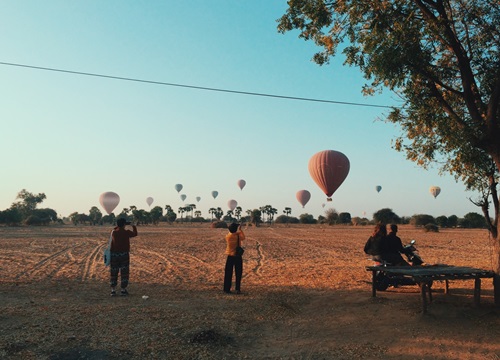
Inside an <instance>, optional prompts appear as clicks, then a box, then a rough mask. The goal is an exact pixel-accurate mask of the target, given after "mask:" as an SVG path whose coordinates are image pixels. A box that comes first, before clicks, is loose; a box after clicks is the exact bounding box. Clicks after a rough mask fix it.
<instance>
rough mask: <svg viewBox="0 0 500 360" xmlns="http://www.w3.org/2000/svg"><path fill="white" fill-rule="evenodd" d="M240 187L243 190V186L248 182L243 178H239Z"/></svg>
mask: <svg viewBox="0 0 500 360" xmlns="http://www.w3.org/2000/svg"><path fill="white" fill-rule="evenodd" d="M237 184H238V187H239V188H240V190H243V188H244V187H245V185H246V184H247V182H246V181H245V180H243V179H240V180H238V183H237Z"/></svg>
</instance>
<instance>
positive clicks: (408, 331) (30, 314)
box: [0, 224, 500, 360]
mask: <svg viewBox="0 0 500 360" xmlns="http://www.w3.org/2000/svg"><path fill="white" fill-rule="evenodd" d="M400 230H401V231H400V236H401V238H402V239H403V242H407V241H408V240H409V239H415V240H416V241H417V247H418V249H419V250H420V255H421V256H422V257H423V259H424V260H425V261H426V262H427V263H429V264H436V263H444V264H449V265H462V266H472V267H479V268H484V269H491V260H490V259H491V246H490V245H491V244H490V242H491V240H490V239H489V237H488V233H487V232H486V231H484V230H464V229H457V230H441V231H440V232H439V233H426V232H423V231H422V230H421V229H415V228H413V227H401V229H400ZM109 231H110V228H108V227H90V226H81V227H75V226H71V225H66V226H58V227H40V228H25V227H19V228H5V227H2V228H0V309H1V310H0V358H1V359H51V360H59V359H486V360H494V359H500V342H499V340H498V339H499V338H500V317H499V315H500V311H499V309H497V308H495V307H494V306H493V293H492V282H491V280H490V279H484V280H483V282H482V293H481V306H480V307H474V306H473V286H474V284H473V282H472V281H452V282H451V283H450V293H449V294H444V284H442V283H439V282H438V283H435V284H434V285H433V288H434V290H435V293H434V301H433V302H432V303H431V304H430V306H429V308H428V313H427V314H425V315H424V314H422V311H421V310H422V309H421V299H420V293H419V289H418V287H417V286H407V287H400V288H397V289H394V288H390V289H389V290H387V291H385V292H378V293H377V297H375V298H372V296H371V283H370V279H371V277H370V273H369V272H367V271H366V270H365V266H367V265H371V262H370V261H368V260H367V257H366V256H365V254H364V253H363V252H362V248H363V246H364V243H365V241H366V239H367V238H368V236H369V235H370V233H371V231H372V228H371V227H329V226H319V225H317V226H316V225H314V226H305V225H302V226H298V225H297V226H290V227H284V226H281V227H280V226H273V227H259V228H255V227H249V228H248V229H246V235H247V240H246V241H245V242H244V246H245V248H246V252H245V255H244V277H243V281H242V292H243V293H242V294H241V295H228V294H224V293H223V292H222V278H223V267H224V263H225V255H224V248H225V242H224V239H223V237H224V235H225V233H226V230H222V229H211V228H210V227H209V225H206V224H204V225H196V226H190V225H185V226H182V225H174V226H168V225H160V226H158V227H154V226H148V227H139V237H137V238H135V239H134V240H133V244H132V252H131V279H130V281H131V283H130V286H129V291H130V296H128V297H120V296H117V297H113V298H112V297H111V296H110V295H109V286H108V276H109V275H108V272H109V270H108V268H106V267H105V266H104V264H103V261H102V252H103V250H104V247H105V246H106V243H107V238H108V236H109ZM146 297H147V298H146Z"/></svg>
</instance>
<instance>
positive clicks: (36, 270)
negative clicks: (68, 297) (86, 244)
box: [15, 244, 82, 280]
mask: <svg viewBox="0 0 500 360" xmlns="http://www.w3.org/2000/svg"><path fill="white" fill-rule="evenodd" d="M81 246H82V245H81V244H80V245H73V246H68V247H65V248H64V249H62V250H59V251H56V252H55V253H53V254H51V255H49V256H47V257H45V258H43V259H42V260H40V261H38V262H36V263H35V264H33V265H31V266H29V267H28V268H27V269H25V270H24V271H22V272H20V273H19V274H17V275H16V276H15V279H16V280H18V279H20V278H22V277H25V276H26V277H27V280H33V279H34V278H35V277H36V276H37V275H39V274H42V273H44V272H45V276H46V277H48V278H51V277H52V276H53V275H54V274H56V273H57V272H59V271H60V270H61V269H62V268H64V267H65V266H67V262H65V261H61V260H60V259H59V258H60V257H62V256H65V255H66V256H69V253H70V252H71V251H72V250H74V249H75V248H78V247H81ZM47 270H48V271H47Z"/></svg>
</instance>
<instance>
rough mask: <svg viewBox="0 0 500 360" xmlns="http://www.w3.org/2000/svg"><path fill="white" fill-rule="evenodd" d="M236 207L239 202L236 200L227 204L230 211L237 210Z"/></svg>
mask: <svg viewBox="0 0 500 360" xmlns="http://www.w3.org/2000/svg"><path fill="white" fill-rule="evenodd" d="M236 206H238V202H237V201H236V200H229V201H228V202H227V207H228V208H229V210H231V211H233V210H234V209H236Z"/></svg>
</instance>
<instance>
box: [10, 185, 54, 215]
mask: <svg viewBox="0 0 500 360" xmlns="http://www.w3.org/2000/svg"><path fill="white" fill-rule="evenodd" d="M46 198H47V196H45V194H44V193H40V194H37V195H35V194H32V193H30V192H29V191H26V189H22V190H21V191H20V192H19V193H17V197H16V199H19V200H22V201H18V202H17V203H14V204H12V207H16V208H18V209H19V211H20V212H21V214H22V216H23V218H24V219H25V218H27V217H28V216H30V215H31V214H32V212H33V211H34V210H35V209H36V207H37V205H38V204H41V203H42V202H43V200H45V199H46Z"/></svg>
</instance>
